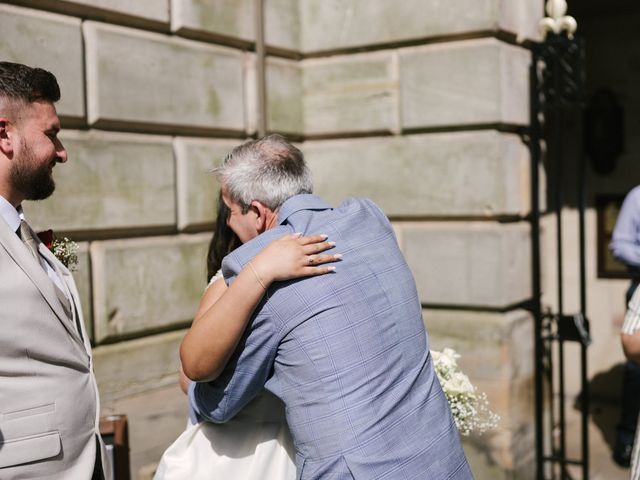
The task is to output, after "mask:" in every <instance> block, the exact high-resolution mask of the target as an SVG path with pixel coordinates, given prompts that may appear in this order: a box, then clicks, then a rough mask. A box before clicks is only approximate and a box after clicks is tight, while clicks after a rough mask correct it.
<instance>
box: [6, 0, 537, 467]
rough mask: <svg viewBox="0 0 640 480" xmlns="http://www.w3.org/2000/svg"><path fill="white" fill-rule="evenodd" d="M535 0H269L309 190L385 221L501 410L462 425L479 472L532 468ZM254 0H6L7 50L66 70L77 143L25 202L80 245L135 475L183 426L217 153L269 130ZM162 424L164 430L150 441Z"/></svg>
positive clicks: (286, 113)
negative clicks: (50, 181)
mask: <svg viewBox="0 0 640 480" xmlns="http://www.w3.org/2000/svg"><path fill="white" fill-rule="evenodd" d="M541 3H542V2H539V1H537V0H451V1H448V2H441V1H436V0H426V1H425V0H420V1H418V0H405V1H403V2H389V1H387V0H366V1H365V0H341V1H338V0H297V1H296V0H265V1H264V14H265V23H264V24H265V40H266V45H267V53H268V56H267V59H266V69H265V70H266V90H267V101H266V105H267V108H266V112H265V117H266V119H267V129H268V130H269V131H275V132H280V133H283V134H286V135H289V136H291V137H292V138H294V139H296V140H297V141H299V142H300V143H299V145H300V146H301V148H302V150H303V151H304V152H305V153H306V155H307V159H308V161H309V164H310V166H311V169H312V172H313V175H314V180H315V185H316V192H317V193H318V194H320V195H321V196H323V197H325V198H326V199H327V200H328V201H329V202H331V203H334V204H336V203H338V202H340V201H341V200H342V199H343V198H345V197H346V196H350V195H360V196H368V197H370V198H372V199H373V200H375V201H376V202H377V203H379V204H380V206H381V207H382V208H383V210H384V211H385V212H386V213H387V215H388V216H389V217H390V219H391V220H392V222H393V224H394V227H395V229H396V232H397V235H398V240H399V242H400V245H401V247H402V249H403V251H404V253H405V255H406V257H407V261H408V262H409V265H410V267H411V268H412V271H413V272H414V275H415V276H416V282H417V285H418V289H419V293H420V296H421V300H422V302H423V305H424V318H425V323H426V325H427V327H428V329H429V330H430V335H431V342H432V345H433V347H434V348H442V347H443V346H447V345H449V346H453V347H455V348H457V349H458V350H459V351H460V352H461V353H462V354H463V359H462V364H463V367H464V368H465V369H467V370H468V371H469V373H470V376H471V378H472V380H473V381H474V382H475V383H477V384H478V385H479V386H480V387H481V388H483V389H484V390H485V391H487V393H488V395H489V399H490V401H491V402H492V404H494V405H495V408H496V410H497V411H498V413H499V414H500V415H501V416H502V418H503V420H502V422H501V424H500V427H499V429H498V430H496V431H495V432H493V433H492V434H491V435H490V438H489V440H487V439H486V438H485V439H480V440H477V439H472V440H471V441H469V442H467V443H466V444H465V448H466V449H467V453H468V455H469V458H470V460H471V462H472V468H473V470H474V473H475V475H476V478H513V477H514V476H515V475H517V476H518V478H526V477H527V476H529V475H530V474H531V472H532V471H533V464H532V455H531V451H532V448H533V436H532V423H533V418H532V415H533V408H532V406H531V401H532V399H531V395H530V394H531V384H532V376H533V372H532V367H531V362H532V357H531V353H530V351H531V344H532V341H533V340H532V335H531V319H530V318H529V317H528V315H527V314H526V313H525V312H524V311H522V310H521V309H520V306H521V304H522V303H523V302H524V301H526V300H527V299H528V298H529V297H530V290H531V286H530V256H529V255H530V240H529V230H528V223H527V222H526V221H525V217H526V215H527V214H528V212H529V196H530V192H529V158H528V150H527V148H526V147H525V145H524V144H523V142H522V139H521V138H520V136H519V135H518V134H517V133H515V132H517V131H518V128H519V127H521V126H523V125H526V124H527V123H528V118H529V112H528V98H529V97H528V64H529V61H530V55H529V52H528V50H527V49H526V48H525V47H524V46H523V45H522V43H521V41H522V40H524V39H527V38H533V37H534V36H535V29H536V25H537V21H538V20H539V18H540V17H541V16H542V4H541ZM254 7H255V5H254V2H253V1H252V0H239V1H230V0H211V1H210V2H201V1H197V0H143V1H136V2H128V1H124V0H98V1H86V0H12V1H10V2H4V1H0V29H2V32H3V35H2V39H0V58H2V59H6V60H11V61H18V62H22V63H26V64H30V65H38V66H42V67H44V68H47V69H49V70H51V71H52V72H54V73H55V74H56V76H57V77H58V79H59V81H60V84H61V87H62V97H63V98H62V100H61V102H60V103H59V105H58V111H59V114H60V116H61V118H62V121H63V128H64V131H63V134H62V137H61V138H62V139H63V141H64V143H65V145H66V147H67V149H68V151H69V157H70V160H69V162H68V163H67V164H64V165H58V166H57V167H56V171H55V177H56V179H57V182H58V190H57V191H56V194H55V195H54V196H53V197H52V198H51V199H49V200H47V201H45V202H41V203H37V204H31V205H28V206H27V207H26V210H27V215H28V217H29V218H30V219H31V221H32V223H33V224H34V226H36V227H38V228H43V227H47V228H53V229H54V230H57V231H58V232H60V233H61V234H65V235H67V236H69V237H71V238H74V239H76V240H79V241H80V243H81V255H80V266H79V268H78V271H77V272H76V279H77V281H78V284H79V289H80V292H81V296H82V301H83V308H84V310H85V312H86V319H87V322H88V327H89V329H90V331H91V332H92V335H93V337H92V338H93V342H94V344H95V349H94V351H95V365H96V374H97V376H98V381H99V384H100V392H101V397H102V401H103V411H104V412H105V413H114V412H116V411H120V412H121V413H127V414H128V415H129V416H130V420H131V436H132V439H134V440H135V441H132V452H131V454H132V472H133V476H134V478H137V476H138V474H141V475H142V473H141V472H149V471H150V470H152V468H153V464H154V462H157V460H158V458H159V456H160V454H161V453H162V451H163V449H164V448H166V447H167V446H168V445H169V443H170V442H171V441H172V439H173V438H175V437H176V436H177V434H178V433H179V431H180V430H181V429H182V427H183V425H184V423H183V422H182V420H183V415H184V414H185V411H186V408H185V404H184V398H183V397H182V396H181V394H180V393H179V392H177V386H176V381H177V367H178V354H177V347H178V345H179V342H180V339H181V337H182V335H183V334H184V331H185V330H184V329H185V328H186V327H187V326H188V324H189V322H190V320H191V319H192V316H193V314H194V313H195V309H196V307H197V303H198V300H199V297H200V295H201V292H202V288H203V286H204V282H205V253H206V247H207V243H208V240H209V236H210V232H211V230H212V224H213V221H214V214H215V200H216V196H217V191H218V185H217V182H216V180H215V179H214V178H213V177H211V176H210V175H208V173H207V172H208V171H209V170H210V169H211V168H213V167H215V166H216V165H217V164H218V163H219V162H220V160H221V159H222V157H223V156H224V154H225V153H226V152H227V151H228V150H229V149H230V148H231V147H232V146H233V145H235V144H237V143H239V142H240V141H242V140H243V139H244V138H248V137H252V136H255V134H256V131H257V124H258V121H257V119H258V118H259V113H260V112H259V111H258V101H257V95H256V88H257V87H256V86H257V84H258V81H259V79H258V78H257V75H258V73H257V72H258V71H259V69H258V68H257V61H258V60H257V58H256V54H255V42H256V27H255V15H256V12H255V8H254ZM478 360H479V361H478ZM164 398H166V399H170V400H169V401H170V402H172V403H171V405H172V406H171V407H169V406H167V404H166V401H164V400H162V399H164ZM154 409H155V410H154ZM150 410H151V411H157V412H158V415H159V416H160V418H154V416H153V415H150ZM154 422H155V423H163V424H165V425H167V429H164V430H158V431H157V434H154V436H153V438H152V439H150V438H147V435H144V434H143V432H145V431H147V430H148V429H149V428H155V429H157V427H158V426H157V425H154V426H153V427H151V426H150V424H151V423H154ZM154 431H155V430H154ZM524 452H527V454H526V455H525V454H524Z"/></svg>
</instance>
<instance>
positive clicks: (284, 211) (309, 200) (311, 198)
mask: <svg viewBox="0 0 640 480" xmlns="http://www.w3.org/2000/svg"><path fill="white" fill-rule="evenodd" d="M330 208H331V205H329V204H328V203H327V202H325V201H324V200H322V199H321V198H320V197H318V196H316V195H311V194H308V193H303V194H301V195H295V196H293V197H291V198H289V199H288V200H287V201H286V202H284V203H283V204H282V206H281V207H280V210H279V211H278V225H282V224H283V223H284V222H286V220H287V218H289V217H290V216H291V215H293V214H294V213H296V212H298V211H300V210H328V209H330Z"/></svg>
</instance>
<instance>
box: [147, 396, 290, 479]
mask: <svg viewBox="0 0 640 480" xmlns="http://www.w3.org/2000/svg"><path fill="white" fill-rule="evenodd" d="M293 458H294V448H293V443H292V441H291V435H290V433H289V429H288V428H287V424H286V423H285V421H284V411H283V407H282V404H281V403H280V402H279V401H278V400H277V399H276V398H275V397H273V396H272V395H271V394H269V393H268V392H265V393H264V394H262V395H261V396H260V397H258V398H256V399H255V400H254V401H253V402H252V403H250V404H249V405H247V406H246V407H245V408H244V409H243V410H242V411H241V412H240V413H239V414H238V415H236V417H234V418H233V419H232V420H230V421H229V422H227V423H224V424H214V423H208V422H202V423H197V424H195V425H189V426H188V427H187V429H186V430H185V431H184V432H183V433H182V434H181V435H180V436H179V437H178V439H177V440H176V441H175V442H173V444H172V445H171V446H170V447H169V448H168V449H167V450H166V451H165V453H164V455H163V456H162V459H161V460H160V464H159V465H158V469H157V470H156V474H155V476H154V480H199V479H202V480H204V479H207V480H209V479H224V480H234V479H238V480H265V479H269V480H294V479H295V478H296V467H295V464H294V462H293Z"/></svg>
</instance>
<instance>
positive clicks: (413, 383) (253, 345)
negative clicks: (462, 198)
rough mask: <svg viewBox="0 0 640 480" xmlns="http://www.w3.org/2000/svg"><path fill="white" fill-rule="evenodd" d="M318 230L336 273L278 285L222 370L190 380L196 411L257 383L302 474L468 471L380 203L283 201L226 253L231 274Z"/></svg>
mask: <svg viewBox="0 0 640 480" xmlns="http://www.w3.org/2000/svg"><path fill="white" fill-rule="evenodd" d="M293 232H303V233H304V234H316V233H326V234H327V235H329V239H330V240H333V241H335V242H336V247H335V250H334V251H335V252H339V253H342V254H343V255H344V257H343V261H341V262H340V263H337V264H336V267H337V271H336V272H335V273H333V274H328V275H322V276H319V277H311V278H306V279H301V280H295V281H289V282H281V283H276V284H274V285H272V286H271V288H270V289H269V292H268V298H267V297H265V299H264V300H263V301H262V303H261V304H260V305H259V306H258V308H257V309H256V313H255V314H254V317H253V319H252V320H251V322H250V323H249V326H248V328H247V331H246V332H245V335H244V337H243V339H242V341H241V342H240V345H239V347H238V350H237V352H236V354H235V355H234V357H233V359H232V361H230V363H229V365H228V366H227V368H226V370H225V372H224V373H223V374H222V376H221V377H220V378H218V379H217V380H216V381H214V382H209V383H194V384H192V385H191V389H190V399H191V403H192V406H193V407H194V409H195V410H196V412H197V413H198V414H199V415H200V417H201V418H204V419H208V420H210V421H213V422H226V421H227V420H229V419H231V418H232V417H233V416H234V415H236V414H237V413H238V412H239V411H240V410H241V409H242V408H243V407H244V406H245V405H246V404H247V403H248V402H249V401H250V400H252V399H253V398H254V397H255V396H256V395H257V394H259V393H260V392H261V391H262V389H263V388H266V389H267V390H269V391H271V392H272V393H273V394H275V395H276V396H277V397H280V398H281V399H282V401H283V402H284V404H285V407H286V417H287V423H288V424H289V427H290V429H291V433H292V435H293V439H294V444H295V447H296V467H297V471H298V477H299V478H301V479H336V480H337V479H357V480H373V479H392V480H396V479H434V480H446V479H468V478H473V477H472V475H471V472H470V470H469V466H468V465H467V461H466V459H465V456H464V453H463V451H462V448H461V446H460V441H459V436H458V432H457V430H456V427H455V424H454V422H453V419H452V417H451V413H450V411H449V407H448V404H447V401H446V399H445V397H444V394H443V393H442V390H441V388H440V384H439V383H438V380H437V377H436V374H435V372H434V370H433V364H432V361H431V356H430V354H429V349H428V343H427V335H426V333H425V329H424V326H423V323H422V314H421V306H420V302H419V301H418V296H417V292H416V287H415V284H414V280H413V277H412V275H411V272H410V271H409V268H408V267H407V264H406V263H405V260H404V258H403V256H402V254H401V253H400V250H399V248H398V245H397V242H396V239H395V235H394V233H393V230H392V228H391V225H390V224H389V221H388V220H387V218H386V216H385V215H384V214H383V212H382V211H381V210H380V209H379V208H378V206H376V205H375V204H374V203H373V202H371V201H370V200H367V199H357V198H353V199H349V200H347V201H346V202H344V203H343V204H342V205H340V206H339V207H337V208H335V209H334V208H331V207H330V206H329V205H327V204H326V203H325V202H324V201H322V200H321V199H320V198H318V197H316V196H314V195H297V196H295V197H292V198H290V199H289V200H287V201H286V202H285V203H284V205H283V206H282V207H281V209H280V212H279V215H278V226H277V227H275V228H273V229H271V230H268V231H267V232H265V233H263V234H262V235H260V236H258V237H257V238H255V239H253V240H252V241H250V242H248V243H246V244H245V245H243V246H242V247H240V248H238V249H237V250H235V251H234V252H233V253H231V254H230V255H229V256H227V257H226V258H225V260H224V262H223V274H224V278H225V279H227V281H228V282H232V281H233V280H234V278H235V276H236V275H237V274H238V273H239V272H240V270H241V269H242V267H243V266H244V265H246V263H247V262H248V261H249V260H251V258H253V257H254V256H255V255H256V254H257V253H258V252H259V251H260V250H261V249H262V248H264V247H265V246H266V245H268V244H269V243H270V242H271V241H273V240H274V239H277V238H280V237H281V236H282V235H284V234H289V233H293Z"/></svg>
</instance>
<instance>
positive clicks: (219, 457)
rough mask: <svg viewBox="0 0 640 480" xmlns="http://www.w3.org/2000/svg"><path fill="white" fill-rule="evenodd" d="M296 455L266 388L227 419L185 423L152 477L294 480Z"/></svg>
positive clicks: (276, 403) (281, 409)
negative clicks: (218, 421) (227, 420)
mask: <svg viewBox="0 0 640 480" xmlns="http://www.w3.org/2000/svg"><path fill="white" fill-rule="evenodd" d="M216 277H217V275H216ZM216 277H214V278H213V279H212V280H211V283H213V282H214V281H215V280H216ZM218 278H221V277H218ZM211 283H210V284H211ZM294 456H295V450H294V448H293V442H292V440H291V434H290V433H289V428H288V427H287V424H286V422H285V418H284V406H283V405H282V402H280V400H279V399H278V398H276V397H275V396H274V395H272V394H271V393H269V392H267V391H265V392H263V393H262V394H261V395H260V396H259V397H257V398H256V399H254V400H253V401H252V402H251V403H249V404H248V405H247V406H246V407H245V408H244V409H242V411H241V412H240V413H239V414H238V415H236V416H235V417H234V418H233V419H231V420H230V421H229V422H227V423H224V424H214V423H208V422H201V423H197V424H195V425H191V424H189V425H188V426H187V429H186V430H185V431H184V432H183V433H182V434H181V435H180V436H179V437H178V438H177V440H176V441H175V442H173V443H172V444H171V445H170V446H169V448H167V450H166V451H165V452H164V454H163V455H162V458H161V459H160V463H159V465H158V469H157V470H156V474H155V476H154V477H153V478H154V480H200V479H202V480H205V479H206V480H215V479H221V480H235V479H238V480H265V479H269V480H294V479H295V478H296V467H295V464H294V461H293V459H294Z"/></svg>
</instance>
